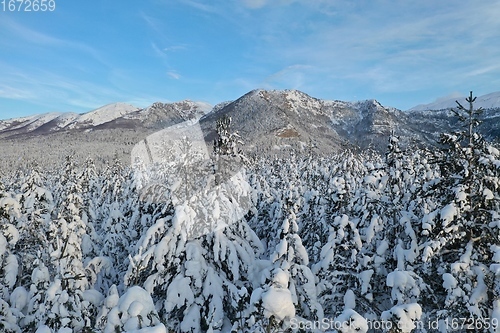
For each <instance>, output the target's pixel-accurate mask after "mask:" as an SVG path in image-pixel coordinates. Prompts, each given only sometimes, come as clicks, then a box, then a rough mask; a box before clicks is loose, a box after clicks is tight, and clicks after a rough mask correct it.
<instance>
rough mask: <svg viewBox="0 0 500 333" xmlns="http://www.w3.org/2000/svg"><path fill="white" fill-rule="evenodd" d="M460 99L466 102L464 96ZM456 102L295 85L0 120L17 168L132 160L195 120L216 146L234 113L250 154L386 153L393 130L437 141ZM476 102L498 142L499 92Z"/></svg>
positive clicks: (405, 138)
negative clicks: (344, 95) (154, 140)
mask: <svg viewBox="0 0 500 333" xmlns="http://www.w3.org/2000/svg"><path fill="white" fill-rule="evenodd" d="M461 102H463V103H464V104H465V100H464V99H463V100H461ZM455 105H456V104H455V99H453V100H446V101H441V102H439V103H432V104H427V105H419V106H417V107H415V108H413V109H411V110H409V111H406V112H403V111H400V110H398V109H395V108H392V107H386V106H383V105H381V104H380V103H379V102H378V101H376V100H366V101H359V102H345V101H332V100H320V99H317V98H314V97H311V96H309V95H307V94H305V93H303V92H300V91H297V90H284V91H280V90H270V91H269V90H253V91H251V92H249V93H247V94H245V95H244V96H242V97H240V98H239V99H237V100H235V101H231V102H224V103H221V104H218V105H216V106H214V107H213V108H212V107H211V106H210V105H207V104H206V103H199V102H192V101H182V102H176V103H154V104H152V105H151V106H149V107H147V108H144V109H140V108H137V107H135V106H133V105H129V104H123V103H115V104H110V105H106V106H103V107H101V108H98V109H96V110H93V111H90V112H88V113H85V114H80V115H79V114H75V113H48V114H42V115H36V116H30V117H23V118H15V119H9V120H3V121H0V148H1V149H2V151H3V152H4V156H7V157H8V160H9V162H8V163H9V165H11V166H14V165H13V164H16V163H25V161H26V159H28V160H29V159H36V160H40V159H41V160H42V163H43V164H45V163H48V164H51V163H52V162H54V161H56V160H59V159H61V156H62V155H65V154H68V153H72V154H75V155H76V156H79V157H80V159H84V158H86V157H87V156H91V157H93V158H95V159H97V160H99V159H102V160H103V161H104V160H106V159H107V158H109V157H111V156H118V157H119V158H122V159H124V160H125V161H127V160H128V161H129V156H130V151H131V149H132V148H133V146H134V145H135V144H136V143H138V142H140V141H141V140H143V139H144V138H145V137H147V136H148V135H150V134H152V133H154V132H156V131H158V130H162V129H165V128H168V127H169V126H172V125H174V124H177V123H181V122H183V121H186V120H189V119H199V121H200V125H201V127H202V129H203V132H204V134H205V139H206V141H207V144H211V142H212V140H213V138H214V135H215V132H214V129H215V122H216V121H217V119H219V118H220V117H222V116H223V115H228V116H230V117H231V118H232V128H233V130H237V131H239V133H240V135H241V136H242V138H243V140H244V141H245V146H244V149H245V150H246V151H247V152H249V153H262V154H280V153H282V152H283V151H287V150H290V149H294V150H297V151H309V152H310V151H313V152H315V153H319V154H324V153H330V152H335V151H338V150H341V149H344V148H351V149H366V148H373V149H376V150H378V151H381V152H383V151H384V150H385V147H386V146H387V137H388V135H389V134H390V133H391V131H394V132H395V134H396V135H399V136H400V137H401V140H402V142H403V143H404V144H418V145H421V144H424V145H433V144H436V143H437V140H438V138H439V134H440V133H442V132H446V131H450V130H453V129H457V126H458V125H459V124H457V119H456V117H455V116H454V115H453V113H452V112H451V111H449V108H450V107H454V106H455ZM475 106H477V107H480V106H482V107H484V108H485V112H484V113H483V118H484V119H483V120H484V122H483V124H482V125H481V126H480V131H481V132H482V133H483V134H484V135H485V136H486V137H487V138H488V139H489V140H498V139H499V138H500V125H499V124H500V92H497V93H492V94H488V95H484V96H480V97H478V98H477V100H476V103H475ZM13 161H18V162H13ZM20 161H22V162H20ZM5 163H6V162H4V167H5Z"/></svg>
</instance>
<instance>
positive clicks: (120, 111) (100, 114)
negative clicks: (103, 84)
mask: <svg viewBox="0 0 500 333" xmlns="http://www.w3.org/2000/svg"><path fill="white" fill-rule="evenodd" d="M138 110H139V108H138V107H136V106H133V105H131V104H126V103H112V104H107V105H104V106H102V107H100V108H97V109H95V110H92V111H90V112H87V113H84V114H82V115H81V116H80V117H78V119H77V120H76V121H75V123H74V124H72V125H70V127H71V126H78V125H79V124H82V123H85V124H88V125H93V126H97V125H101V124H104V123H107V122H110V121H112V120H114V119H117V118H120V117H122V116H124V115H127V114H129V113H132V112H135V111H138Z"/></svg>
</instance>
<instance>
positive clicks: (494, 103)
mask: <svg viewBox="0 0 500 333" xmlns="http://www.w3.org/2000/svg"><path fill="white" fill-rule="evenodd" d="M456 101H459V102H460V103H461V104H462V105H464V103H466V102H465V96H463V97H454V98H446V99H440V100H439V101H437V102H433V103H429V104H420V105H417V106H415V107H413V108H411V109H410V110H409V111H426V110H444V109H449V108H455V107H456V106H457V103H456ZM464 106H466V105H464ZM474 107H476V108H480V107H482V108H483V109H496V108H500V91H497V92H493V93H490V94H486V95H483V96H478V97H477V98H476V101H475V102H474Z"/></svg>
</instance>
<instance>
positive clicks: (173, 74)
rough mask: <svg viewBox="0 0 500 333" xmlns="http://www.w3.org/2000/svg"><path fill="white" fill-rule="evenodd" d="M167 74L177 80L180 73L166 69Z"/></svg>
mask: <svg viewBox="0 0 500 333" xmlns="http://www.w3.org/2000/svg"><path fill="white" fill-rule="evenodd" d="M167 75H168V76H169V77H170V78H172V79H175V80H179V79H180V78H181V75H180V74H179V73H177V72H176V71H168V72H167Z"/></svg>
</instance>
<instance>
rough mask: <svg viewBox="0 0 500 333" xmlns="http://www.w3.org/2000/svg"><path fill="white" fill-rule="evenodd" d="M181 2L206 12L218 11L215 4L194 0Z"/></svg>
mask: <svg viewBox="0 0 500 333" xmlns="http://www.w3.org/2000/svg"><path fill="white" fill-rule="evenodd" d="M181 3H183V4H185V5H187V6H190V7H192V8H195V9H197V10H200V11H203V12H206V13H215V12H217V9H216V8H215V7H214V6H211V5H207V4H204V3H201V2H198V1H194V0H181Z"/></svg>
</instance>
